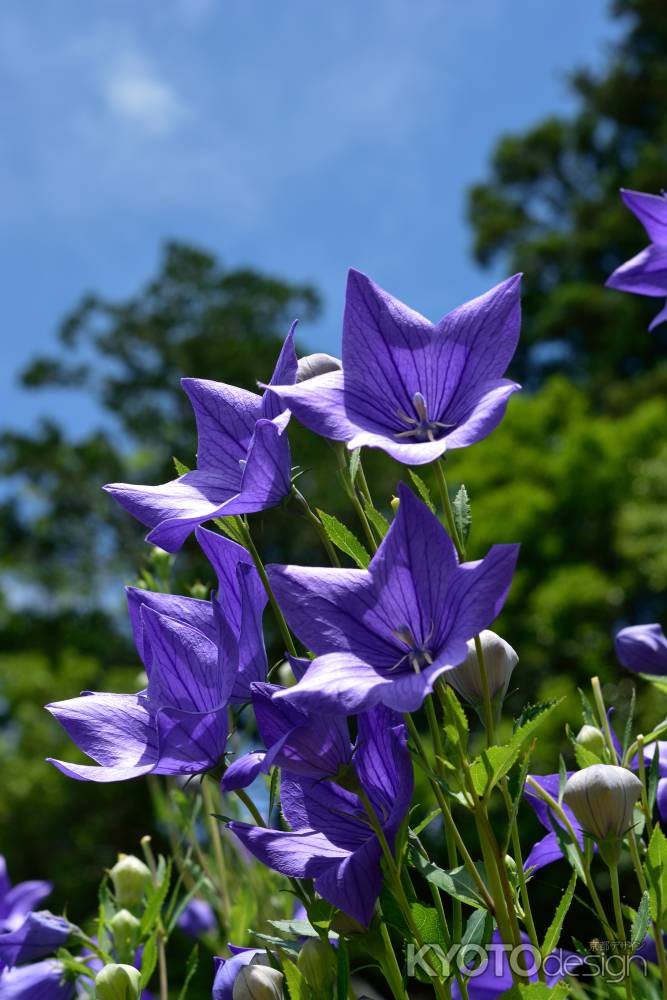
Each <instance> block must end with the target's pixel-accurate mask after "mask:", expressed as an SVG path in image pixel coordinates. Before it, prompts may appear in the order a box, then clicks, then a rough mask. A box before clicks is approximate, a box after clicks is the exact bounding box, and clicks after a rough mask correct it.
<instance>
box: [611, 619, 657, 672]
mask: <svg viewBox="0 0 667 1000" xmlns="http://www.w3.org/2000/svg"><path fill="white" fill-rule="evenodd" d="M615 646H616V655H617V656H618V658H619V660H620V661H621V663H622V664H623V666H624V667H627V669H628V670H634V671H636V672H637V673H640V674H651V675H653V676H654V677H661V676H666V675H667V638H665V633H664V632H663V630H662V628H661V626H660V625H658V624H657V623H656V622H654V623H653V624H651V625H630V626H629V628H623V629H621V631H620V632H619V633H618V635H617V636H616V640H615Z"/></svg>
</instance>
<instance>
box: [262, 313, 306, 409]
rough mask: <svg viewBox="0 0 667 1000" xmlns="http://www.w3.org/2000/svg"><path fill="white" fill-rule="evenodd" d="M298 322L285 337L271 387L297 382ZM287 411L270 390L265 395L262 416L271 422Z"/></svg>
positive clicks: (296, 321) (294, 323)
mask: <svg viewBox="0 0 667 1000" xmlns="http://www.w3.org/2000/svg"><path fill="white" fill-rule="evenodd" d="M297 323H298V320H294V322H293V323H292V325H291V326H290V328H289V332H288V334H287V336H286V337H285V341H284V343H283V346H282V348H281V349H280V354H279V355H278V360H277V361H276V367H275V368H274V369H273V375H272V376H271V381H270V382H269V386H272V385H292V384H293V383H294V382H296V372H297V366H298V361H297V357H296V350H295V349H294V331H295V330H296V327H297ZM284 409H285V403H284V401H283V400H282V399H281V398H280V396H278V395H277V394H276V393H274V392H272V391H271V390H268V391H266V392H265V393H264V396H263V398H262V416H263V417H268V418H269V420H271V419H272V418H273V417H277V416H278V414H279V413H282V411H283V410H284Z"/></svg>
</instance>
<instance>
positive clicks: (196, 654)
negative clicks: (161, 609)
mask: <svg viewBox="0 0 667 1000" xmlns="http://www.w3.org/2000/svg"><path fill="white" fill-rule="evenodd" d="M214 612H215V614H216V615H217V618H218V638H219V644H218V645H216V644H215V643H214V642H212V641H211V639H209V638H207V636H206V635H204V633H203V632H201V631H199V629H196V628H193V627H192V626H190V625H186V624H184V623H183V622H179V621H177V620H176V619H174V618H169V617H167V616H166V615H162V614H159V613H158V612H157V611H155V610H154V609H153V608H151V607H149V606H147V605H143V607H142V608H141V621H142V632H141V636H142V640H141V642H142V645H141V651H143V656H144V662H145V663H146V667H147V671H148V687H147V689H146V690H145V691H141V692H139V694H98V693H88V694H84V695H82V696H81V697H79V698H72V699H70V700H69V701H61V702H55V703H53V704H51V705H47V708H48V709H49V711H50V712H51V713H52V714H53V715H54V716H55V717H56V719H57V720H58V722H60V724H61V725H62V726H63V728H64V729H65V730H66V732H67V734H68V735H69V736H70V738H71V739H72V740H73V741H74V743H76V745H77V746H78V747H79V748H80V749H81V750H83V752H84V753H86V754H87V755H88V756H89V757H91V758H92V759H93V760H94V761H96V764H97V765H98V766H94V765H89V764H69V763H66V762H64V761H61V760H51V763H52V764H55V766H56V767H57V768H58V769H59V770H60V771H62V772H63V773H64V774H67V775H69V776H70V777H72V778H76V779H78V780H80V781H101V782H107V781H124V780H127V779H128V778H135V777H138V776H139V775H143V774H149V773H155V774H200V773H202V772H203V771H207V770H209V769H210V768H212V767H215V766H217V765H218V764H219V763H220V761H221V760H222V757H223V754H224V751H225V741H226V738H227V705H228V703H229V699H230V697H231V693H232V689H233V686H234V681H235V679H236V675H237V667H238V662H237V653H238V647H237V642H236V639H235V638H234V635H233V633H232V631H231V629H230V627H229V626H228V625H227V624H226V622H225V619H224V617H223V616H222V612H221V611H220V610H219V608H217V606H216V605H214Z"/></svg>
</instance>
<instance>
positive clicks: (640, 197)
mask: <svg viewBox="0 0 667 1000" xmlns="http://www.w3.org/2000/svg"><path fill="white" fill-rule="evenodd" d="M621 198H622V199H623V201H624V202H625V204H626V205H627V206H628V208H629V209H630V211H631V212H633V213H634V214H635V215H636V216H637V218H638V219H639V221H640V222H641V224H642V226H643V227H644V229H645V230H646V232H647V234H648V237H649V239H650V241H651V242H650V243H649V245H648V246H647V247H646V248H645V249H644V250H642V251H641V253H638V254H637V255H636V256H635V257H632V258H631V259H630V260H626V262H625V263H624V264H621V266H620V267H617V268H616V270H615V271H614V273H613V274H611V275H610V276H609V277H608V278H607V282H606V284H607V287H608V288H618V289H619V291H621V292H634V293H635V294H636V295H650V296H653V297H656V298H665V296H667V199H666V198H665V197H664V195H655V194H645V193H644V192H643V191H628V190H625V189H621ZM665 320H667V306H664V307H663V308H662V309H661V310H660V312H659V313H658V315H657V316H656V317H655V319H653V320H652V322H651V324H650V325H649V330H654V329H655V328H656V326H659V325H660V323H664V322H665Z"/></svg>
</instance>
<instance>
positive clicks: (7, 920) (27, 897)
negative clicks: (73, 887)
mask: <svg viewBox="0 0 667 1000" xmlns="http://www.w3.org/2000/svg"><path fill="white" fill-rule="evenodd" d="M0 862H2V863H4V858H2V856H1V855H0ZM4 886H9V879H6V880H5V881H4ZM1 889H2V886H0V930H5V931H13V930H15V929H16V928H17V927H19V926H20V924H21V923H22V922H23V918H24V917H26V916H27V914H28V913H30V911H31V910H34V909H35V907H36V906H37V904H38V903H41V902H42V900H43V899H46V897H47V896H50V895H51V893H52V892H53V884H52V883H51V882H45V881H42V880H41V879H30V880H29V881H27V882H19V883H17V885H15V886H14V887H13V888H7V889H6V891H5V892H1Z"/></svg>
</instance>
